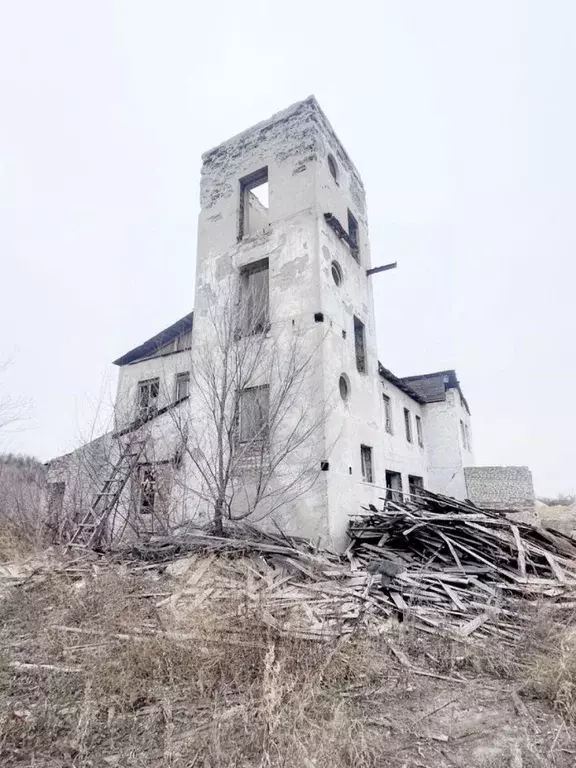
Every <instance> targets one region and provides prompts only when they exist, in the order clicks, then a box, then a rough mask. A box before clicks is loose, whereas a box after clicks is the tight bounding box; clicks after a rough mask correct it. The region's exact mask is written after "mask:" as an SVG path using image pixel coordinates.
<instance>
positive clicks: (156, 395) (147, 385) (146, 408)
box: [137, 376, 160, 419]
mask: <svg viewBox="0 0 576 768" xmlns="http://www.w3.org/2000/svg"><path fill="white" fill-rule="evenodd" d="M154 390H155V392H154ZM144 393H147V394H146V397H145V400H146V402H145V403H143V395H144ZM137 397H138V399H137V410H138V418H140V419H150V418H152V416H155V415H156V414H157V413H158V400H159V399H160V377H159V376H155V377H154V378H152V379H143V380H142V381H139V382H138V395H137Z"/></svg>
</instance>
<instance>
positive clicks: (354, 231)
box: [348, 210, 360, 263]
mask: <svg viewBox="0 0 576 768" xmlns="http://www.w3.org/2000/svg"><path fill="white" fill-rule="evenodd" d="M348 240H349V242H350V252H351V254H352V256H353V257H354V258H355V259H356V261H357V262H358V263H359V262H360V238H359V231H358V222H357V221H356V218H355V217H354V215H353V213H352V212H351V211H350V210H349V211H348Z"/></svg>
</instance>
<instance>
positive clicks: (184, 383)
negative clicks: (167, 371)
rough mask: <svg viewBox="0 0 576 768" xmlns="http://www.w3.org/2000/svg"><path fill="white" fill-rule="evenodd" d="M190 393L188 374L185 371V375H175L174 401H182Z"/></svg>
mask: <svg viewBox="0 0 576 768" xmlns="http://www.w3.org/2000/svg"><path fill="white" fill-rule="evenodd" d="M189 393H190V373H189V372H188V371H186V373H177V374H176V392H175V397H174V399H175V400H182V399H183V398H185V397H188V395H189Z"/></svg>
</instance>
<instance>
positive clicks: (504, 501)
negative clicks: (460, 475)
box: [464, 467, 535, 515]
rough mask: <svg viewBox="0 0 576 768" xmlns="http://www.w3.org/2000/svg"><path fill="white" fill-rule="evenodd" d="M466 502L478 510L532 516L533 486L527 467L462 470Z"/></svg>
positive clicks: (470, 468) (466, 468) (468, 468)
mask: <svg viewBox="0 0 576 768" xmlns="http://www.w3.org/2000/svg"><path fill="white" fill-rule="evenodd" d="M464 476H465V478H466V489H467V494H468V498H469V499H470V501H472V502H474V504H477V505H478V506H479V507H491V508H492V509H515V510H518V511H519V512H523V513H527V514H530V515H534V500H535V499H534V485H533V483H532V473H531V472H530V470H529V469H528V467H465V469H464Z"/></svg>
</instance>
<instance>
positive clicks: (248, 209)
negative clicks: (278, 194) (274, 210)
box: [238, 168, 270, 240]
mask: <svg viewBox="0 0 576 768" xmlns="http://www.w3.org/2000/svg"><path fill="white" fill-rule="evenodd" d="M268 193H269V188H268V168H261V169H260V170H259V171H256V172H255V173H251V174H250V175H249V176H245V177H244V178H243V179H240V213H239V223H238V240H242V238H243V237H246V236H247V235H251V234H253V233H254V232H257V231H258V230H260V229H264V227H267V226H268V224H269V223H270V212H269V200H268Z"/></svg>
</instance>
